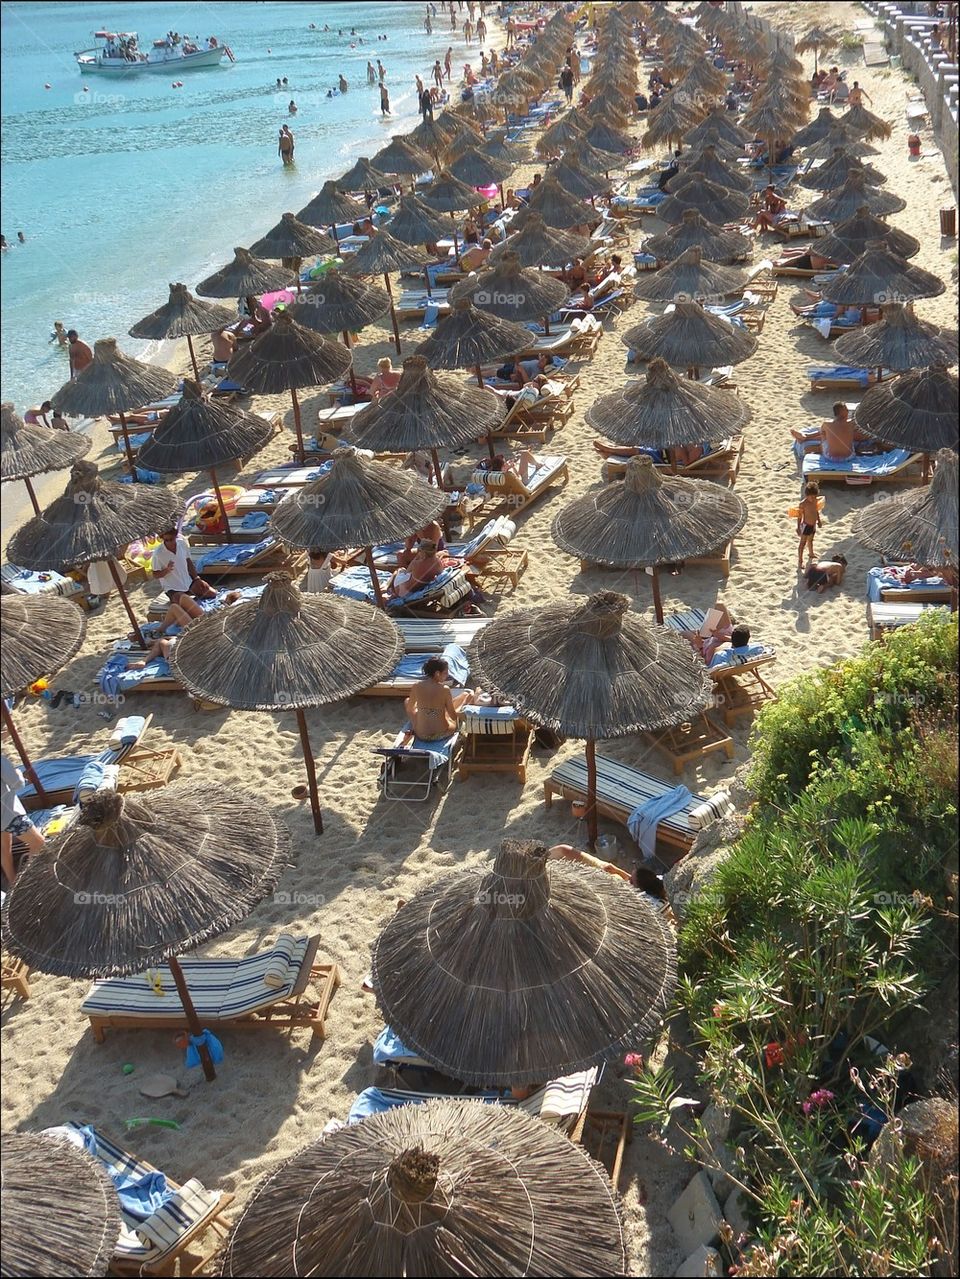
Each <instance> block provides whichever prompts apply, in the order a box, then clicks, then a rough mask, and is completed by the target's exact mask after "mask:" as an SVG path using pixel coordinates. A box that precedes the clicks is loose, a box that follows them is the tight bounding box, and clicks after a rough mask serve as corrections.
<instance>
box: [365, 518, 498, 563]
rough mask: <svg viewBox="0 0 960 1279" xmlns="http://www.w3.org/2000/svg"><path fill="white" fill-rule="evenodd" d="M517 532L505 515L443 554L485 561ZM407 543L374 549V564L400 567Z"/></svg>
mask: <svg viewBox="0 0 960 1279" xmlns="http://www.w3.org/2000/svg"><path fill="white" fill-rule="evenodd" d="M516 531H517V526H516V524H514V523H513V521H512V520H509V519H507V517H506V516H505V515H498V516H495V517H494V518H493V519H491V520H488V521H487V522H486V524H484V526H483V528H482V529H480V530H479V532H477V533H475V534H474V535H473V536H472V537H471V538H470V539H469V540H468V541H466V542H449V543H447V544H446V545H445V546H444V547H443V551H442V554H444V555H452V556H454V557H455V558H456V559H459V560H465V561H467V562H468V563H471V564H472V563H474V562H480V561H483V560H484V559H485V558H486V557H487V556H488V555H489V554H490V553H491V552H493V551H495V550H499V549H502V548H504V547H506V546H507V545H508V543H509V542H510V541H511V540H512V538H513V535H514V534H515V533H516ZM405 545H406V543H405V542H389V543H385V544H383V545H381V546H375V547H374V548H373V562H374V564H375V565H376V566H377V568H382V569H395V568H397V567H398V565H399V559H398V556H399V555H400V552H401V551H402V550H403V548H404V546H405Z"/></svg>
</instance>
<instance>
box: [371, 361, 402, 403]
mask: <svg viewBox="0 0 960 1279" xmlns="http://www.w3.org/2000/svg"><path fill="white" fill-rule="evenodd" d="M400 378H401V371H400V370H399V369H395V368H394V367H393V362H392V361H391V359H390V357H389V355H385V356H384V357H383V359H382V360H377V371H376V373H375V374H374V375H373V377H372V378H371V379H370V400H371V402H372V403H373V404H376V402H377V401H378V400H379V399H382V397H383V396H384V395H386V394H387V393H388V392H389V391H393V390H395V389H396V387H397V386H398V385H399V383H400Z"/></svg>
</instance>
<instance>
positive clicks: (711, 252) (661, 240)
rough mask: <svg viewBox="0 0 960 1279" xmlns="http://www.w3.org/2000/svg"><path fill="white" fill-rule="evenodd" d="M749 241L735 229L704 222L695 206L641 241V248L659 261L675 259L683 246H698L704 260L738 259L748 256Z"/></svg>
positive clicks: (681, 252)
mask: <svg viewBox="0 0 960 1279" xmlns="http://www.w3.org/2000/svg"><path fill="white" fill-rule="evenodd" d="M751 248H752V246H751V242H750V241H749V240H748V239H747V237H746V236H745V235H741V234H740V233H739V232H738V231H724V229H723V228H722V227H719V226H716V225H714V223H712V222H708V221H707V219H706V218H705V217H704V216H703V214H702V213H698V212H697V210H696V209H687V211H686V212H685V213H684V215H683V219H682V220H681V221H680V222H677V223H675V224H674V225H673V226H672V227H671V228H670V230H669V231H667V232H665V234H663V235H654V236H651V237H650V239H648V240H644V242H643V251H644V252H645V253H651V254H653V256H654V257H655V258H656V259H657V260H658V261H659V262H675V261H676V260H677V258H679V257H680V256H681V255H682V254H684V253H686V251H687V249H699V250H700V253H701V256H702V257H703V258H706V260H707V261H708V262H723V263H727V264H729V263H732V262H742V261H744V260H745V259H746V258H748V257H749V256H750V253H751Z"/></svg>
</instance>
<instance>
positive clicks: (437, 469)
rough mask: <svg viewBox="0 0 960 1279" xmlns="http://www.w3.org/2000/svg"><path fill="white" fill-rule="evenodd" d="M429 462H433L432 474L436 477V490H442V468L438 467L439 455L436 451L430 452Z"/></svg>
mask: <svg viewBox="0 0 960 1279" xmlns="http://www.w3.org/2000/svg"><path fill="white" fill-rule="evenodd" d="M430 460H431V461H432V462H433V473H434V475H436V477H437V488H438V489H442V488H443V468H442V467H441V466H440V454H439V453H438V452H437V450H436V449H431V450H430Z"/></svg>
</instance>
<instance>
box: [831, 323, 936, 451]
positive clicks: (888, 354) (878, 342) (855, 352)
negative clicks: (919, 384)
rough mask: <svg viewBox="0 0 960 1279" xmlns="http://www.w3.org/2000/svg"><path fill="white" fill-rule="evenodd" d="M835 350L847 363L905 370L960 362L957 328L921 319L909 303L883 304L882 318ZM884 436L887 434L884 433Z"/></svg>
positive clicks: (853, 333)
mask: <svg viewBox="0 0 960 1279" xmlns="http://www.w3.org/2000/svg"><path fill="white" fill-rule="evenodd" d="M834 350H835V351H836V353H837V356H838V357H839V358H840V359H841V360H843V361H844V362H845V363H846V364H851V365H856V366H858V367H860V368H874V367H875V368H878V369H893V371H894V372H895V373H903V372H905V371H906V370H907V369H919V368H923V367H924V366H926V365H933V364H937V365H942V366H943V367H944V368H949V367H950V366H951V365H954V364H956V363H957V330H956V329H939V328H937V326H936V325H935V324H927V323H926V322H925V321H924V320H921V319H918V317H917V316H916V315H914V313H913V307H912V306H910V305H909V304H906V305H903V306H901V305H899V304H894V305H890V306H885V307H884V308H883V319H882V320H881V321H880V322H879V323H878V324H868V325H866V326H865V327H864V328H861V329H853V330H851V332H849V333H844V334H843V336H842V337H840V338H838V339H837V341H836V343H835V345H834ZM883 438H884V439H885V438H886V436H884V437H883Z"/></svg>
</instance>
